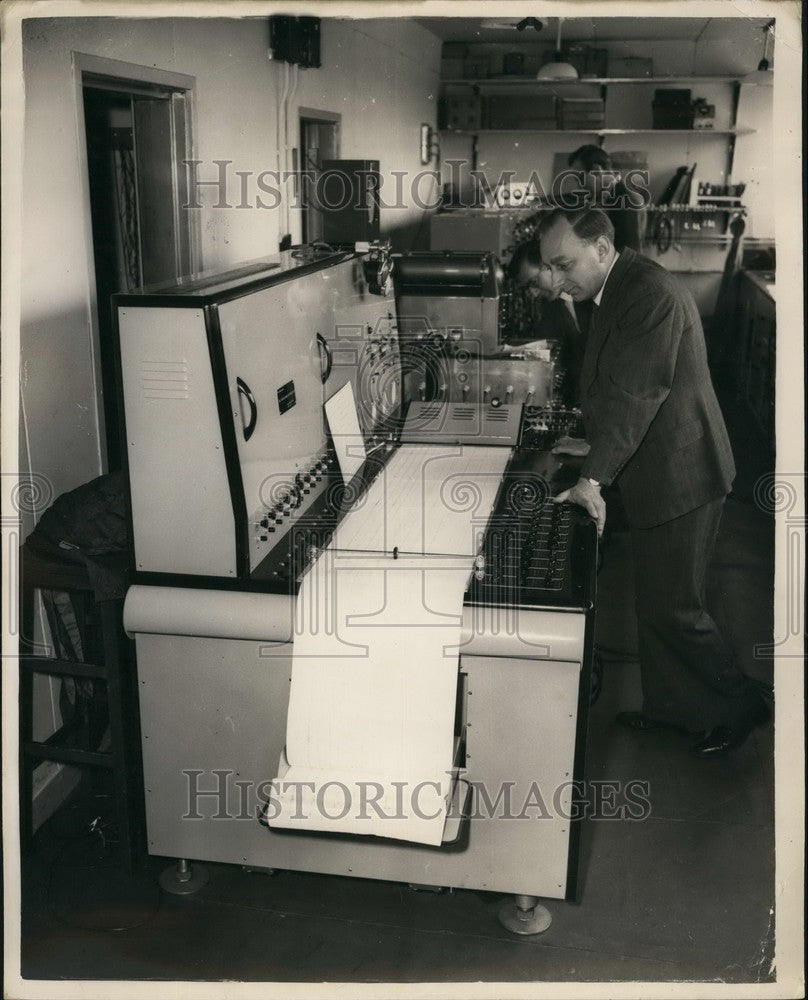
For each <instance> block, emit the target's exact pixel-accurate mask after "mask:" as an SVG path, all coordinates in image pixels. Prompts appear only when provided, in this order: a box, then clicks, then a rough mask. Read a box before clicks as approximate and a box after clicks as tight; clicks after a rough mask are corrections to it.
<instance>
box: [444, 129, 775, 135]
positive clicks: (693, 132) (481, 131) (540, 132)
mask: <svg viewBox="0 0 808 1000" xmlns="http://www.w3.org/2000/svg"><path fill="white" fill-rule="evenodd" d="M441 131H442V132H446V133H448V134H450V135H485V134H490V133H493V134H497V135H505V134H506V133H508V132H518V133H529V134H531V135H598V136H607V135H698V136H702V135H752V134H754V131H755V130H754V129H751V128H444V129H441Z"/></svg>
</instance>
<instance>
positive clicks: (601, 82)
mask: <svg viewBox="0 0 808 1000" xmlns="http://www.w3.org/2000/svg"><path fill="white" fill-rule="evenodd" d="M440 83H441V86H452V87H455V86H458V87H497V88H499V87H519V88H522V87H527V88H533V87H536V88H541V89H542V90H545V89H547V88H548V87H549V88H553V87H581V86H586V85H587V84H595V85H597V86H608V85H609V84H610V83H619V84H635V83H640V84H645V85H648V84H660V83H743V77H739V76H598V77H592V76H590V77H577V78H576V79H574V80H567V79H561V80H537V79H536V78H535V77H529V76H501V77H477V78H474V79H463V78H452V79H446V80H441V81H440Z"/></svg>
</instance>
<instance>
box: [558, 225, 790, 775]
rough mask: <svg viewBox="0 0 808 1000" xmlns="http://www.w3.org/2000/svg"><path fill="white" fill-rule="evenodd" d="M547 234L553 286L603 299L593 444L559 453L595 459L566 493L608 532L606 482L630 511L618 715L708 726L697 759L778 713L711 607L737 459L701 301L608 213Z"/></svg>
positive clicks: (587, 375)
mask: <svg viewBox="0 0 808 1000" xmlns="http://www.w3.org/2000/svg"><path fill="white" fill-rule="evenodd" d="M539 243H540V247H541V255H542V260H543V261H544V263H545V264H546V265H547V266H548V268H549V270H550V275H551V277H552V287H553V289H554V290H555V291H557V292H559V293H562V292H567V293H568V294H569V295H570V296H571V297H572V298H573V300H574V301H575V302H579V301H583V300H592V302H593V303H594V305H595V310H594V314H593V321H592V325H591V328H590V330H589V333H588V336H587V343H586V350H585V354H584V359H583V366H582V374H581V387H580V391H581V412H582V417H583V424H584V429H585V434H586V441H585V442H578V444H577V445H576V447H575V450H573V449H572V448H565V447H564V446H563V445H561V444H559V445H557V446H556V447H555V448H554V449H553V451H554V453H555V454H573V453H575V454H581V453H582V452H584V451H585V452H586V456H585V458H584V462H583V465H582V467H581V470H580V478H579V479H578V482H577V483H576V484H575V485H574V486H573V487H572V488H571V489H569V490H565V491H564V492H563V493H561V494H559V495H558V496H557V497H556V498H555V499H556V501H559V502H560V501H564V500H569V501H571V502H573V503H577V504H580V505H581V506H582V507H584V508H585V509H586V510H587V511H588V512H589V514H590V515H591V516H592V517H593V518H594V519H595V520H596V522H597V526H598V532H599V533H602V531H603V527H604V524H605V520H606V506H605V503H604V500H603V498H602V496H601V487H603V486H607V485H612V484H613V485H616V486H617V487H618V489H619V492H620V497H621V500H622V503H623V507H624V509H625V514H626V517H627V520H628V524H629V528H630V535H631V548H632V561H633V569H634V592H635V607H636V611H637V626H638V628H637V634H638V641H639V658H640V676H641V680H642V694H643V705H642V709H641V710H640V711H626V712H621V713H620V714H619V715H618V716H617V721H618V723H620V724H621V725H623V726H626V727H627V728H629V729H632V730H634V731H637V732H644V731H646V730H651V729H657V728H659V727H663V726H670V727H674V728H679V729H684V730H687V731H689V732H691V733H700V734H702V735H701V738H700V739H699V740H698V741H697V742H695V743H694V744H693V745H692V747H691V750H692V752H693V754H694V755H695V756H697V757H700V758H702V759H706V758H713V757H719V756H721V755H722V754H724V753H726V752H727V751H729V750H732V749H733V748H734V747H737V746H739V745H740V744H742V743H743V742H744V741H745V740H746V738H747V737H748V736H749V733H750V732H751V731H752V729H753V728H754V726H756V725H759V724H761V723H763V722H765V721H766V720H767V719H768V718H769V715H770V713H769V710H768V707H767V705H766V704H765V702H764V701H763V699H762V697H761V694H760V693H759V691H758V689H757V687H756V686H755V684H754V682H753V681H751V680H750V678H748V677H747V676H745V675H744V674H743V673H742V672H741V671H740V670H739V669H738V666H737V664H736V662H735V658H734V655H733V653H732V650H731V649H730V647H729V646H728V644H727V643H726V641H725V640H724V638H723V636H722V635H721V633H720V631H719V629H718V627H717V625H716V623H715V622H714V621H713V619H712V618H711V617H710V615H709V613H708V612H707V609H706V607H705V581H706V574H707V566H708V563H709V560H710V557H711V554H712V551H713V547H714V544H715V541H716V536H717V534H718V527H719V523H720V520H721V511H722V508H723V504H724V500H725V499H726V496H727V494H728V493H729V490H730V487H731V484H732V480H733V478H734V476H735V464H734V461H733V457H732V451H731V448H730V443H729V438H728V436H727V432H726V428H725V426H724V419H723V416H722V414H721V410H720V408H719V405H718V401H717V399H716V396H715V392H714V390H713V386H712V382H711V380H710V373H709V370H708V367H707V352H706V348H705V343H704V333H703V331H702V326H701V319H700V317H699V313H698V309H697V308H696V304H695V302H694V300H693V297H692V296H691V295H690V293H689V292H688V291H687V290H686V289H685V288H684V287H683V286H682V285H681V284H679V283H678V281H677V280H676V278H675V276H674V275H671V274H669V273H668V272H667V271H666V270H665V269H664V268H663V267H661V266H660V265H659V264H656V263H655V262H654V261H651V260H648V259H647V258H646V257H642V256H640V254H637V253H635V252H634V251H633V250H632V249H630V248H625V249H623V250H622V251H620V252H618V251H617V250H616V248H615V245H614V229H613V226H612V223H611V221H610V220H609V218H608V217H607V216H606V215H605V214H604V213H603V212H601V211H599V210H598V209H592V208H585V209H581V210H579V211H576V212H570V213H565V212H564V211H562V210H561V209H556V210H554V211H552V212H550V213H548V214H547V215H546V216H545V217H544V218H543V219H542V222H541V225H540V227H539Z"/></svg>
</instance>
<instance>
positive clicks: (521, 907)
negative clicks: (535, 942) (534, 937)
mask: <svg viewBox="0 0 808 1000" xmlns="http://www.w3.org/2000/svg"><path fill="white" fill-rule="evenodd" d="M499 922H500V923H501V924H502V926H503V927H504V928H505V929H506V930H508V931H510V932H511V933H512V934H542V933H543V932H544V931H546V930H547V928H548V927H549V926H550V924H551V923H552V922H553V918H552V917H551V916H550V911H549V910H548V909H547V907H545V906H542V905H541V904H540V903H539V901H538V899H537V897H536V896H514V897H513V899H509V900H508V902H507V903H505V904H504V906H503V907H502V908H501V909H500V911H499Z"/></svg>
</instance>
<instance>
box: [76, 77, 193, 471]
mask: <svg viewBox="0 0 808 1000" xmlns="http://www.w3.org/2000/svg"><path fill="white" fill-rule="evenodd" d="M189 97H190V95H189V91H188V89H187V88H184V87H170V86H165V85H164V84H158V83H150V82H148V81H143V80H129V79H124V78H121V77H117V76H106V75H103V74H98V73H94V72H83V73H82V77H81V99H82V107H83V111H84V135H85V142H86V154H87V185H88V190H89V201H90V217H91V228H92V258H93V260H92V263H93V272H94V275H95V298H96V304H97V331H96V332H97V339H96V343H97V351H98V360H97V369H98V372H99V375H100V385H99V390H100V396H101V399H100V401H99V407H98V409H99V424H100V425H102V434H103V438H104V448H105V451H106V467H107V471H109V472H112V471H114V470H116V469H119V468H120V467H121V458H122V455H121V448H122V443H121V440H120V430H119V428H120V419H119V418H120V414H119V407H118V386H117V375H116V369H115V343H114V339H115V326H114V322H113V315H112V308H111V304H110V299H111V296H112V295H113V294H114V293H115V292H131V291H136V290H138V289H140V288H143V287H144V286H147V285H152V284H157V283H163V282H166V281H171V280H173V279H176V278H178V277H180V276H181V275H183V274H188V273H190V272H191V271H193V270H196V269H197V264H198V261H197V259H196V256H197V255H196V253H195V252H194V250H195V242H196V240H195V232H194V222H193V215H194V213H192V212H190V211H187V210H186V211H183V210H182V206H183V205H185V204H187V203H188V197H187V172H186V168H185V165H184V162H183V161H184V160H187V159H190V158H191V153H190V131H189V107H188V104H189Z"/></svg>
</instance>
